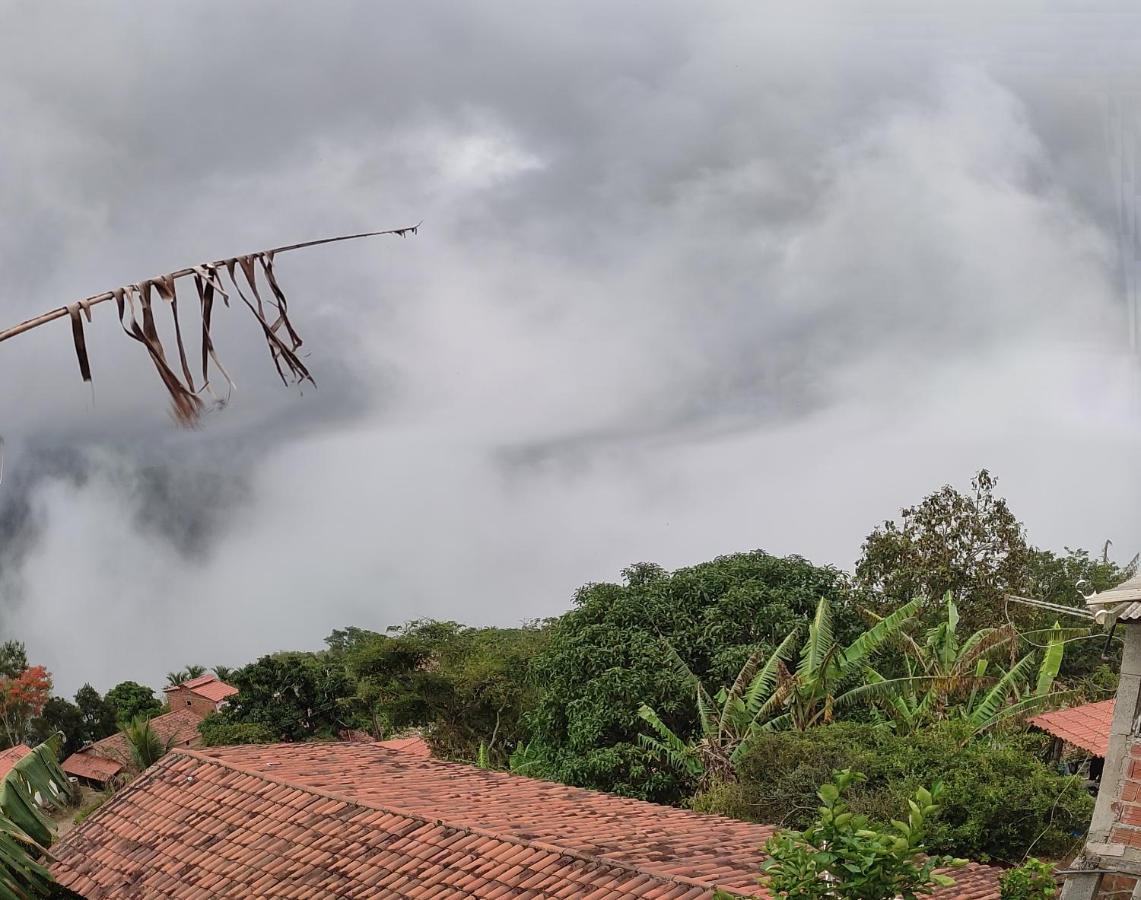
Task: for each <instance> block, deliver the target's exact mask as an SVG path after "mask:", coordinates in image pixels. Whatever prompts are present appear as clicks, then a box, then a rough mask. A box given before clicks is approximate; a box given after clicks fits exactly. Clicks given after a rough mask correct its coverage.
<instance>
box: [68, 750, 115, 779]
mask: <svg viewBox="0 0 1141 900" xmlns="http://www.w3.org/2000/svg"><path fill="white" fill-rule="evenodd" d="M61 766H62V768H63V770H64V771H65V772H66V773H67V774H68V775H73V776H75V777H76V778H87V779H89V780H90V781H98V782H105V781H110V780H111V779H112V778H114V777H115V776H116V775H118V774H119V773H120V772H122V771H123V769H124V768H126V767H125V766H124V765H123V764H122V763H121V762H118V761H117V760H114V759H107V757H105V756H99V755H98V754H96V753H90V752H88V751H86V750H80V751H79V752H78V753H73V754H71V756H69V757H68V758H67V759H65V760H64V761H63V763H62V764H61Z"/></svg>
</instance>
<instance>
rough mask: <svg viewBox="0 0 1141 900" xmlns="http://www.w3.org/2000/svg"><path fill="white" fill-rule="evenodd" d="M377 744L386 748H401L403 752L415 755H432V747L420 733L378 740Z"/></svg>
mask: <svg viewBox="0 0 1141 900" xmlns="http://www.w3.org/2000/svg"><path fill="white" fill-rule="evenodd" d="M376 746H378V747H384V748H385V749H386V750H399V751H400V752H401V753H411V754H412V755H413V756H431V755H432V748H431V747H429V746H428V742H427V741H425V740H424V739H423V738H422V737H420V735H418V734H414V735H412V736H411V737H402V738H389V739H388V740H387V741H377V742H376Z"/></svg>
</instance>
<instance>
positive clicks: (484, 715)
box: [328, 621, 547, 765]
mask: <svg viewBox="0 0 1141 900" xmlns="http://www.w3.org/2000/svg"><path fill="white" fill-rule="evenodd" d="M546 640H547V631H546V629H545V628H544V627H543V626H542V625H541V624H534V625H529V626H525V627H522V628H468V627H466V626H463V625H459V624H457V623H455V622H431V621H418V622H411V623H409V624H407V625H405V626H403V627H402V628H398V629H394V630H393V633H391V634H389V635H381V634H377V633H374V632H366V631H363V630H361V629H352V630H348V629H346V630H345V631H343V632H334V633H333V635H332V636H331V637H330V638H329V640H328V644H329V647H330V653H331V654H334V655H339V656H341V657H343V658H344V660H345V663H346V666H347V669H348V672H349V673H350V675H351V676H352V678H353V679H354V680H355V682H356V685H357V691H356V700H357V701H358V704H359V706H358V709H359V712H360V715H361V718H362V722H361V724H362V725H364V726H365V727H366V728H369V729H370V730H371V732H372V733H373V734H374V735H375V736H377V737H380V736H383V735H385V734H387V733H388V732H390V731H392V730H393V729H396V730H399V729H405V728H409V727H417V728H421V729H423V731H424V735H425V737H426V738H427V740H428V742H429V744H431V746H432V748H433V750H434V751H435V752H436V753H438V754H439V755H441V756H445V757H451V758H455V759H467V760H471V759H474V758H475V756H476V755H477V753H478V752H479V749H480V747H481V745H482V747H483V752H484V753H485V754H486V755H487V757H488V759H489V760H490V761H491V762H493V763H495V764H496V765H505V764H506V763H507V759H508V757H509V756H510V753H511V750H512V749H513V748H514V747H515V746H516V745H518V743H519V742H520V741H521V740H522V739H523V736H524V723H523V714H524V712H525V711H526V710H527V709H528V708H530V707H531V706H532V705H533V704H534V702H535V698H536V695H537V691H536V689H535V687H534V684H533V682H532V680H531V679H530V677H529V676H528V666H529V665H530V661H531V659H532V658H533V657H534V656H535V654H536V653H538V652H539V651H540V650H541V649H542V648H543V646H544V645H545V643H546Z"/></svg>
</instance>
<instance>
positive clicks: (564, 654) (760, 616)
mask: <svg viewBox="0 0 1141 900" xmlns="http://www.w3.org/2000/svg"><path fill="white" fill-rule="evenodd" d="M623 575H624V583H622V584H592V585H587V586H586V587H584V588H582V589H581V590H580V591H579V592H578V594H577V596H576V597H575V608H574V609H572V610H571V611H570V612H569V613H567V614H566V615H565V616H563V617H562V618H561V619H560V620H558V622H557V623H555V625H554V626H553V627H552V629H551V633H550V637H549V643H548V644H547V646H546V648H545V649H544V650H543V652H542V653H540V654H539V655H538V656H537V657H536V659H535V662H534V665H533V678H534V680H535V683H536V684H537V685H538V686H539V690H540V696H539V700H538V703H537V704H536V706H535V708H534V710H533V711H532V712H531V713H530V714H529V716H528V719H527V722H528V725H529V727H530V731H531V744H532V754H533V757H538V756H541V757H542V758H543V759H544V763H543V769H544V771H546V772H548V773H549V774H550V775H551V777H553V778H555V779H556V780H559V781H563V782H566V783H569V784H576V785H580V786H583V787H590V788H596V789H599V790H606V791H612V792H616V793H622V794H627V795H631V796H636V797H642V798H644V799H652V800H659V801H667V802H668V801H676V800H679V799H681V797H682V796H683V794H684V789H685V784H686V778H685V776H683V775H679V774H678V773H677V772H675V771H674V770H672V769H671V768H664V767H662V766H661V765H660V764H659V763H658V762H657V760H656V759H655V757H654V755H653V753H651V752H650V751H648V750H647V749H646V748H644V747H642V746H640V745H639V742H638V741H639V738H638V735H639V733H640V732H641V731H642V727H641V724H640V723H641V720H640V719H639V718H638V709H639V707H640V706H641V704H643V703H644V704H646V705H647V706H649V707H650V708H652V709H653V710H655V711H656V712H657V714H658V715H659V716H660V717H661V718H662V720H663V721H664V722H666V723H667V724H668V725H669V727H670V729H671V730H672V731H673V732H674V733H675V734H677V735H679V736H680V737H681V738H682V739H683V740H686V741H688V740H689V739H690V738H691V737H694V736H695V735H697V733H698V732H699V728H700V726H699V722H698V721H697V718H698V717H697V713H696V710H695V709H694V703H693V697H694V691H693V686H692V684H691V683H690V682H689V680H688V679H687V678H686V677H685V676H684V675H682V674H680V673H679V672H678V671H677V669H676V668H675V667H674V666H673V665H672V664H671V662H670V660H669V658H668V654H667V651H666V649H665V646H666V643H668V644H669V645H671V646H674V647H678V648H682V649H684V651H685V654H686V662H687V664H688V666H689V668H690V669H691V670H692V671H693V673H694V674H695V675H696V676H697V677H698V678H699V679H700V680H701V681H702V682H703V683H706V684H714V685H717V684H731V683H732V681H733V679H734V678H735V677H736V675H737V674H738V673H739V672H740V671H741V669H742V667H743V666H744V665H745V662H746V660H748V658H749V657H750V656H751V655H752V654H753V653H755V652H756V651H757V649H758V648H762V649H763V650H764V651H765V652H771V651H772V650H773V649H774V648H775V647H776V646H777V645H778V644H780V642H781V641H782V640H783V639H784V638H785V636H786V635H787V634H788V633H789V632H790V631H791V630H792V629H793V628H794V627H795V626H797V625H800V626H801V627H803V626H804V625H805V624H806V623H807V622H808V621H809V620H810V619H811V617H812V615H813V613H814V611H815V609H816V605H817V601H818V600H819V599H820V598H821V597H827V598H828V599H829V602H830V603H831V605H832V608H833V611H834V618H835V623H834V627H835V630H836V633H837V637H838V638H839V639H840V640H841V641H842V642H843V643H847V642H850V641H851V640H853V639H854V638H855V637H856V636H858V635H859V633H860V632H861V631H862V630H863V629H862V624H861V622H860V619H859V617H858V616H857V615H856V612H855V609H854V606H853V604H852V603H851V602H850V596H849V588H848V585H847V582H846V581H845V579H844V576H843V575H842V574H841V573H840V572H839V571H837V570H836V569H832V568H827V567H817V566H813V565H812V564H811V563H809V562H808V561H806V560H804V559H801V558H799V557H787V558H779V557H775V556H770V555H769V554H767V553H764V552H761V551H756V552H752V553H739V554H735V555H733V556H725V557H720V558H718V559H716V560H714V561H712V562H707V563H702V564H700V565H696V566H692V567H690V568H686V569H679V570H677V571H676V572H672V573H670V572H666V571H664V570H663V569H661V568H660V567H658V566H654V565H651V564H648V563H643V564H639V565H635V566H632V567H630V568H629V569H627V570H625V572H624V573H623ZM663 639H664V641H665V642H666V643H663Z"/></svg>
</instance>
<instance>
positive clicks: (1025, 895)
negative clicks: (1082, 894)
mask: <svg viewBox="0 0 1141 900" xmlns="http://www.w3.org/2000/svg"><path fill="white" fill-rule="evenodd" d="M999 885H1000V887H1001V890H1002V894H1001V897H1002V900H1051V898H1052V897H1056V896H1057V895H1058V887H1057V885H1056V884H1055V883H1054V867H1053V866H1051V865H1050V864H1049V863H1044V862H1042V861H1041V860H1039V859H1035V858H1034V857H1033V856H1032V857H1030V859H1028V860H1026V862H1024V863H1023V864H1022V865H1020V866H1019V867H1018V868H1016V869H1009V870H1008V871H1006V872H1004V873H1003V874H1002V877H1001V878H1000V879H999Z"/></svg>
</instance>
